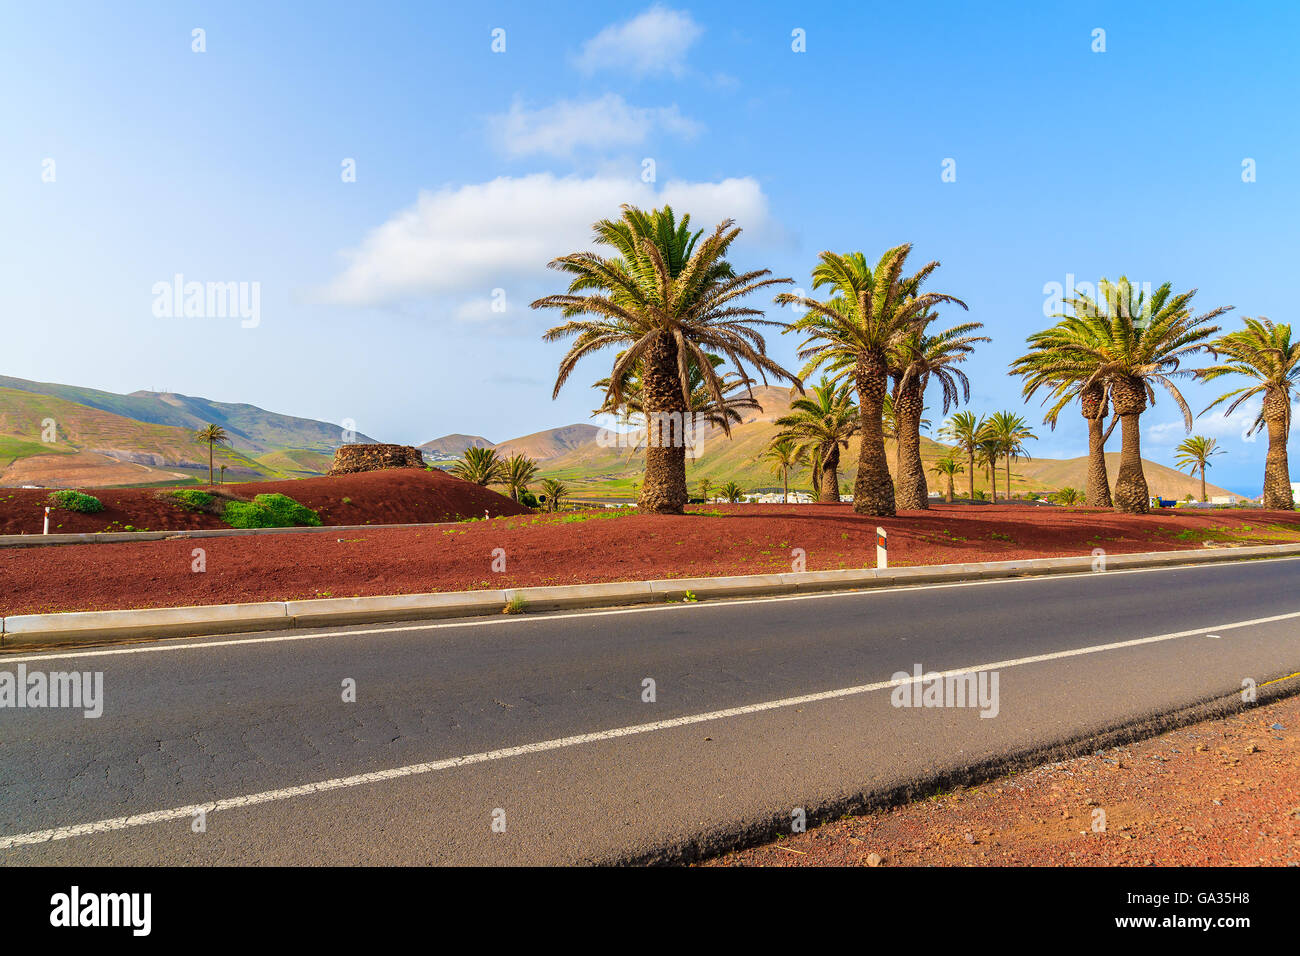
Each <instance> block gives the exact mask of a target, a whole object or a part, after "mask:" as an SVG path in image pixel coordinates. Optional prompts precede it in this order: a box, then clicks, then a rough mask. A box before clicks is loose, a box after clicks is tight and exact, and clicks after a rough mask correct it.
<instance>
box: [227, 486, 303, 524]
mask: <svg viewBox="0 0 1300 956" xmlns="http://www.w3.org/2000/svg"><path fill="white" fill-rule="evenodd" d="M222 519H223V520H224V521H225V522H226V524H228V525H230V526H231V527H232V528H293V527H301V526H303V525H307V526H311V527H319V525H320V523H321V520H320V515H319V514H317V513H316V512H315V511H312V510H311V509H310V508H308V507H307V506H306V505H300V504H299V503H298V502H296V501H294V500H293V499H292V498H290V497H289V496H288V495H280V494H275V495H258V496H257V497H255V498H254V499H253V500H252V501H228V502H226V508H225V512H224V513H223V514H222Z"/></svg>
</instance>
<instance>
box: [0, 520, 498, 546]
mask: <svg viewBox="0 0 1300 956" xmlns="http://www.w3.org/2000/svg"><path fill="white" fill-rule="evenodd" d="M501 517H508V516H506V515H502V516H501ZM460 524H463V522H460V521H436V522H426V523H424V524H326V525H320V526H319V527H317V526H315V525H310V526H296V527H293V528H197V529H192V530H188V531H185V530H182V531H82V532H78V533H75V534H74V533H68V534H0V548H45V547H51V546H53V545H59V544H123V543H126V542H130V541H170V540H172V539H175V538H237V537H241V536H244V535H256V534H328V533H329V532H331V531H389V530H392V529H400V528H448V527H451V526H453V525H460Z"/></svg>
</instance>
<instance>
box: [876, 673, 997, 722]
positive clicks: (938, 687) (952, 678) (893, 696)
mask: <svg viewBox="0 0 1300 956" xmlns="http://www.w3.org/2000/svg"><path fill="white" fill-rule="evenodd" d="M890 679H891V680H892V681H894V682H895V683H897V684H898V685H899V686H897V687H895V688H894V690H893V691H892V692H891V693H890V695H889V702H890V703H891V704H893V705H894V706H895V707H972V708H975V707H977V708H979V712H980V716H981V717H996V716H997V715H998V711H999V710H1000V709H1001V704H1000V702H999V700H998V672H997V671H966V672H964V673H960V674H952V673H947V674H939V673H935V672H933V671H932V672H930V673H926V672H925V671H924V668H922V667H921V665H920V664H916V665H914V666H913V668H912V673H910V674H909V673H908V672H907V671H895V672H894V676H893V677H892V678H890Z"/></svg>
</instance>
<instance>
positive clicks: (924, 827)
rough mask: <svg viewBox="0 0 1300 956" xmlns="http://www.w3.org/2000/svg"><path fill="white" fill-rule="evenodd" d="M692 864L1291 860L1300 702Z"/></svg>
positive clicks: (1298, 835)
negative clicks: (1099, 825) (1097, 825)
mask: <svg viewBox="0 0 1300 956" xmlns="http://www.w3.org/2000/svg"><path fill="white" fill-rule="evenodd" d="M1100 814H1104V823H1105V829H1104V831H1101V832H1094V820H1101V819H1102V817H1101V815H1100ZM702 865H704V866H990V865H992V866H1284V865H1291V866H1295V865H1300V696H1292V697H1288V698H1284V699H1282V700H1279V701H1275V702H1273V703H1270V704H1267V705H1264V706H1262V707H1258V708H1254V709H1251V710H1248V711H1245V712H1243V713H1240V714H1236V715H1233V716H1230V717H1227V718H1223V719H1220V720H1211V721H1206V722H1204V723H1199V724H1192V725H1189V726H1187V727H1183V728H1181V729H1179V730H1174V731H1170V732H1168V733H1164V734H1161V735H1160V736H1158V737H1153V738H1151V739H1149V740H1145V741H1142V742H1140V743H1136V744H1131V745H1128V746H1124V747H1116V748H1113V749H1110V750H1104V751H1101V752H1099V753H1096V754H1093V755H1091V756H1087V757H1080V758H1077V759H1074V760H1068V761H1065V762H1063V763H1055V764H1049V765H1047V766H1044V767H1039V768H1037V769H1035V770H1031V771H1028V772H1025V773H1019V774H1014V775H1011V776H1008V777H1002V778H1000V779H998V780H995V781H992V782H991V783H988V784H985V785H984V786H980V787H973V788H970V789H961V790H958V791H956V792H954V793H950V794H944V795H941V796H936V797H932V798H930V799H928V800H922V801H917V802H915V803H911V804H908V805H906V806H901V807H898V808H895V809H892V810H887V811H882V812H878V813H871V814H869V815H866V816H862V817H846V818H843V819H840V820H836V821H834V822H831V823H827V824H825V825H823V826H820V827H815V828H812V829H809V830H808V832H806V833H801V834H792V835H791V836H789V837H784V838H782V839H779V840H777V841H776V842H774V843H770V844H767V845H765V846H760V847H755V848H752V849H748V850H743V851H740V852H737V853H730V854H727V855H726V856H722V857H719V858H717V859H714V860H710V861H708V862H706V863H704V864H702Z"/></svg>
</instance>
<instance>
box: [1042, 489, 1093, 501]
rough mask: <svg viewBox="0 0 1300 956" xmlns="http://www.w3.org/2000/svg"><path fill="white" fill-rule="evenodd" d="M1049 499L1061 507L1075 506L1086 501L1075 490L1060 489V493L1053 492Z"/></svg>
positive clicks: (1077, 490)
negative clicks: (1061, 505)
mask: <svg viewBox="0 0 1300 956" xmlns="http://www.w3.org/2000/svg"><path fill="white" fill-rule="evenodd" d="M1051 497H1052V498H1054V499H1055V500H1056V501H1057V502H1058V503H1059V504H1063V505H1077V504H1079V502H1081V501H1086V500H1087V499H1086V498H1084V497H1083V496H1082V495H1080V494H1079V489H1077V488H1062V489H1061V490H1060V491H1055V492H1053V493H1052V495H1051Z"/></svg>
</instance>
